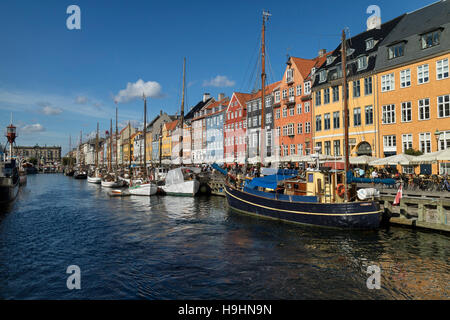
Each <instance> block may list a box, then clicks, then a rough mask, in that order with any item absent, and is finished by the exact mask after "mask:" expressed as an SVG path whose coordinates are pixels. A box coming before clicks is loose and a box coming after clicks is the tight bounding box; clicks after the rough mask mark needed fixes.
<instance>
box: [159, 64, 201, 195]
mask: <svg viewBox="0 0 450 320" xmlns="http://www.w3.org/2000/svg"><path fill="white" fill-rule="evenodd" d="M185 82H186V58H184V61H183V93H182V98H181V113H180V114H181V116H180V121H179V122H178V126H179V129H180V134H179V137H180V140H179V147H180V154H179V159H180V164H181V167H180V168H176V169H173V170H170V171H169V172H168V173H167V175H166V178H165V184H164V185H163V186H162V187H161V189H162V191H163V192H164V193H165V194H167V195H172V196H195V195H196V194H197V192H198V190H199V188H200V182H199V181H198V180H197V179H196V176H195V172H194V171H193V169H189V168H184V167H183V125H184V93H185Z"/></svg>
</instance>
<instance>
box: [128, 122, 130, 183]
mask: <svg viewBox="0 0 450 320" xmlns="http://www.w3.org/2000/svg"><path fill="white" fill-rule="evenodd" d="M128 170H129V171H130V175H131V123H130V121H128Z"/></svg>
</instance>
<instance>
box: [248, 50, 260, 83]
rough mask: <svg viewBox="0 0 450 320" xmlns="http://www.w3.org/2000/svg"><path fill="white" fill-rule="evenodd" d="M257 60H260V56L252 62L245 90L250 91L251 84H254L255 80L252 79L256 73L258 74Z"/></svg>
mask: <svg viewBox="0 0 450 320" xmlns="http://www.w3.org/2000/svg"><path fill="white" fill-rule="evenodd" d="M260 48H261V47H260ZM259 61H260V56H257V59H256V61H255V64H254V66H253V68H252V69H253V70H252V73H251V76H250V78H249V82H248V83H247V90H246V91H252V86H254V85H255V81H256V80H254V78H255V75H256V77H257V74H258V70H259V64H260V63H259Z"/></svg>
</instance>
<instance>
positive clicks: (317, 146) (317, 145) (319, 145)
mask: <svg viewBox="0 0 450 320" xmlns="http://www.w3.org/2000/svg"><path fill="white" fill-rule="evenodd" d="M316 151H317V153H318V154H322V142H316Z"/></svg>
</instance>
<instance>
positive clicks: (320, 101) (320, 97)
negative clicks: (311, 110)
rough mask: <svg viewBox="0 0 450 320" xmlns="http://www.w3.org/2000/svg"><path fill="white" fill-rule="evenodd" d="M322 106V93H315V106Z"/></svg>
mask: <svg viewBox="0 0 450 320" xmlns="http://www.w3.org/2000/svg"><path fill="white" fill-rule="evenodd" d="M321 104H322V91H320V90H319V91H317V92H316V106H320V105H321Z"/></svg>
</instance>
